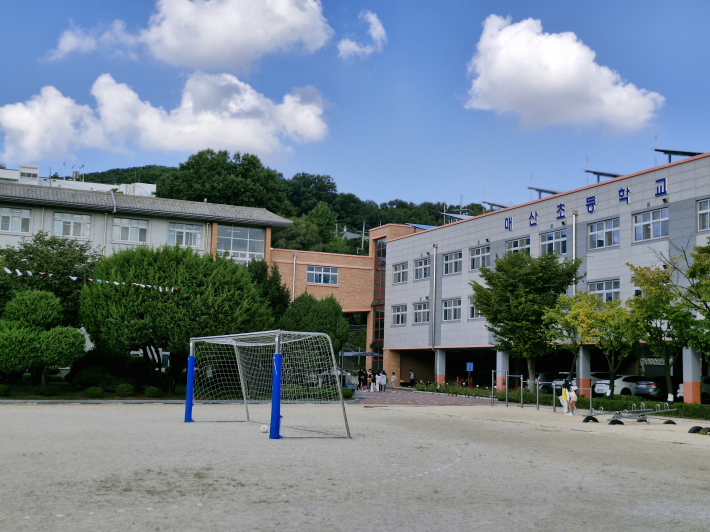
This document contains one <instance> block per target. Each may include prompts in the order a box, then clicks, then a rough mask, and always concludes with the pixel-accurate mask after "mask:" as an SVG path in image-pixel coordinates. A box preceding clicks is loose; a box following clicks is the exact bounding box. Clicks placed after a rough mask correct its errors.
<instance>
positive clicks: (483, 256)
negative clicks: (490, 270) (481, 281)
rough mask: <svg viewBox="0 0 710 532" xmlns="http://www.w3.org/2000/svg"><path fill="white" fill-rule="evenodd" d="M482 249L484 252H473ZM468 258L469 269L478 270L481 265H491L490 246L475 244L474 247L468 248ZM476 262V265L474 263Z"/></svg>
mask: <svg viewBox="0 0 710 532" xmlns="http://www.w3.org/2000/svg"><path fill="white" fill-rule="evenodd" d="M481 250H484V251H485V252H484V253H476V254H475V255H474V253H475V252H476V251H481ZM468 258H469V269H470V271H476V270H480V269H481V268H482V267H486V268H487V267H489V266H490V265H491V246H490V245H488V246H477V247H475V248H469V250H468ZM476 262H478V266H477V265H476ZM484 263H485V264H484Z"/></svg>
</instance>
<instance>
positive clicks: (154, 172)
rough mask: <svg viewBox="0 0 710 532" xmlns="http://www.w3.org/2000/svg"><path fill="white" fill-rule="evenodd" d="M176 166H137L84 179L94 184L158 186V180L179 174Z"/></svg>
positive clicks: (92, 175)
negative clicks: (174, 173)
mask: <svg viewBox="0 0 710 532" xmlns="http://www.w3.org/2000/svg"><path fill="white" fill-rule="evenodd" d="M177 170H178V169H177V168H175V167H174V166H157V165H154V164H150V165H148V166H135V167H133V168H114V169H113V170H106V171H105V172H91V173H90V174H86V175H85V176H84V179H85V180H86V181H92V182H94V183H106V184H109V185H123V184H130V183H152V184H156V183H157V182H158V179H160V178H161V177H162V176H164V175H166V174H169V173H171V172H177Z"/></svg>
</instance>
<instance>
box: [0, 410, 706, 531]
mask: <svg viewBox="0 0 710 532" xmlns="http://www.w3.org/2000/svg"><path fill="white" fill-rule="evenodd" d="M202 408H203V409H204V408H212V409H214V411H213V413H214V415H215V417H220V414H221V413H222V412H225V413H227V411H228V409H233V408H234V407H233V406H229V405H210V406H209V407H207V406H205V407H202ZM291 408H298V409H301V412H300V413H301V414H303V415H305V414H309V413H310V412H313V414H314V415H322V413H323V412H324V410H323V409H322V407H306V406H295V407H291ZM319 408H320V410H319ZM219 409H222V410H221V411H220V410H219ZM308 409H311V410H308ZM347 411H348V416H349V420H350V426H351V431H352V434H353V439H351V440H347V439H323V438H297V439H284V440H279V441H273V440H269V439H268V437H267V435H266V434H262V433H261V431H260V426H259V425H255V424H251V423H207V422H205V423H189V424H186V423H182V417H183V407H182V406H180V405H158V404H156V405H24V406H20V405H0V504H1V505H2V510H1V511H0V530H2V531H12V532H14V531H25V530H28V531H29V530H31V531H64V530H67V531H92V532H95V531H109V530H110V531H114V530H121V531H126V530H131V531H133V530H136V531H143V530H150V531H153V530H155V531H158V530H170V531H183V530H185V531H188V530H189V531H193V530H194V531H198V530H199V531H202V530H204V531H222V530H225V531H227V530H240V531H241V530H245V531H251V530H259V531H261V530H308V531H320V530H328V531H331V530H349V531H368V532H369V531H372V530H417V531H418V530H427V531H437V530H447V531H457V530H472V529H475V530H486V531H497V530H506V531H508V530H523V531H527V530H545V531H557V530H560V531H561V530H564V531H565V532H569V531H570V530H594V531H606V530H613V531H615V532H618V531H635V530H643V531H649V530H659V531H670V530H683V531H689V530H690V531H692V530H707V528H708V522H709V520H710V506H709V504H708V503H709V502H710V456H709V454H710V453H709V452H708V451H709V450H710V437H707V436H699V435H696V434H688V433H687V431H688V428H689V427H690V426H691V425H693V424H694V423H693V422H691V421H687V420H679V421H678V424H677V425H662V424H660V422H658V421H654V422H653V423H652V424H651V425H646V424H645V423H633V422H632V423H627V424H626V425H624V426H609V425H607V424H606V423H603V422H602V423H599V424H591V423H588V424H583V423H582V416H579V417H569V416H563V415H561V414H560V413H557V414H553V413H552V411H551V410H549V409H544V410H540V411H536V410H535V409H534V408H525V409H520V408H517V407H512V406H511V407H510V408H505V407H502V406H496V407H493V408H492V407H490V406H405V405H388V406H383V407H371V406H363V405H348V406H347ZM284 416H286V417H287V416H288V412H286V411H284ZM706 423H707V422H706Z"/></svg>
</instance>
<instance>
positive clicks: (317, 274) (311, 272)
mask: <svg viewBox="0 0 710 532" xmlns="http://www.w3.org/2000/svg"><path fill="white" fill-rule="evenodd" d="M311 268H313V269H311ZM317 268H320V270H317ZM325 270H328V271H325ZM333 270H335V271H333ZM339 270H340V268H335V267H333V266H315V265H308V266H307V267H306V284H312V285H318V286H338V282H339V277H340V271H339ZM326 275H327V276H329V281H330V280H332V279H333V278H335V282H334V283H333V282H327V283H326V282H323V279H325V276H326ZM317 279H320V281H318V280H317Z"/></svg>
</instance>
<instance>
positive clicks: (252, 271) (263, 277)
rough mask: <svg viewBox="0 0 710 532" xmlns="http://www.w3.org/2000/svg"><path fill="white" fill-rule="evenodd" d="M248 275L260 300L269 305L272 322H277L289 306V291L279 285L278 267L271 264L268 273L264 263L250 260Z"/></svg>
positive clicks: (267, 266) (267, 267)
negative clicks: (259, 295)
mask: <svg viewBox="0 0 710 532" xmlns="http://www.w3.org/2000/svg"><path fill="white" fill-rule="evenodd" d="M249 275H250V276H251V279H252V281H253V282H254V285H255V286H256V288H257V290H258V291H259V294H261V297H262V299H263V300H264V301H266V303H267V304H268V305H269V308H270V309H271V314H272V316H273V317H274V321H276V322H278V321H279V320H280V319H281V318H282V317H283V315H284V313H285V312H286V311H287V310H288V307H289V305H290V304H291V291H290V290H289V289H288V288H287V287H286V286H285V285H284V284H282V283H281V274H280V273H279V267H278V266H277V265H276V264H273V265H272V266H271V271H269V265H268V264H267V263H266V261H264V260H252V261H251V262H250V263H249Z"/></svg>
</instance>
